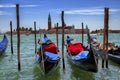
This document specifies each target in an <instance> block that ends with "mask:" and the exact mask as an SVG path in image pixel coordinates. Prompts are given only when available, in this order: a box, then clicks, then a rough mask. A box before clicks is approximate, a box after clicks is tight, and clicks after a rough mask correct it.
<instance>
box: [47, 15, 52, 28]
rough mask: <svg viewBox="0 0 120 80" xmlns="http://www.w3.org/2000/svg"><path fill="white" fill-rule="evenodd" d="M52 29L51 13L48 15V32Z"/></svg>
mask: <svg viewBox="0 0 120 80" xmlns="http://www.w3.org/2000/svg"><path fill="white" fill-rule="evenodd" d="M50 29H51V16H50V13H49V15H48V30H50Z"/></svg>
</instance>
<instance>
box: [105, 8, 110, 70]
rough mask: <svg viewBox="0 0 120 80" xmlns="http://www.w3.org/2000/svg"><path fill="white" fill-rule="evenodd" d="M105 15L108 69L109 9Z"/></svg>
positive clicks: (106, 9)
mask: <svg viewBox="0 0 120 80" xmlns="http://www.w3.org/2000/svg"><path fill="white" fill-rule="evenodd" d="M104 13H105V15H104V16H105V17H104V27H105V32H106V34H105V35H106V41H105V43H106V68H108V53H107V51H108V28H109V27H108V24H109V23H108V21H109V8H105V9H104Z"/></svg>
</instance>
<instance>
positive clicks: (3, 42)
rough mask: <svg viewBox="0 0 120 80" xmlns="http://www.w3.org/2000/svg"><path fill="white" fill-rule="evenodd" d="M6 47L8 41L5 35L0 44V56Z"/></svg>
mask: <svg viewBox="0 0 120 80" xmlns="http://www.w3.org/2000/svg"><path fill="white" fill-rule="evenodd" d="M7 45H8V39H7V37H6V35H4V38H3V40H2V41H1V42H0V56H1V55H2V54H3V53H4V52H5V50H6V48H7Z"/></svg>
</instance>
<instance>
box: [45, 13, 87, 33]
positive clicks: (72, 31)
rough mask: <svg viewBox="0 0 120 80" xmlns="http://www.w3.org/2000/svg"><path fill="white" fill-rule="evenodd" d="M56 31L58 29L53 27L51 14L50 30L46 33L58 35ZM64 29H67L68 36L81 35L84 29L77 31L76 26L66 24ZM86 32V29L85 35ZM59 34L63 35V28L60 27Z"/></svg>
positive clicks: (49, 19)
mask: <svg viewBox="0 0 120 80" xmlns="http://www.w3.org/2000/svg"><path fill="white" fill-rule="evenodd" d="M56 29H57V27H56V26H54V27H52V21H51V16H50V13H49V15H48V30H47V31H46V33H50V34H52V33H56ZM64 29H65V33H66V34H81V33H82V29H75V26H74V25H72V26H67V25H66V24H65V28H64ZM85 30H86V29H84V33H85ZM58 33H62V26H58Z"/></svg>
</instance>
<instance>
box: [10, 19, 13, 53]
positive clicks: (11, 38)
mask: <svg viewBox="0 0 120 80" xmlns="http://www.w3.org/2000/svg"><path fill="white" fill-rule="evenodd" d="M10 33H11V34H10V35H11V37H10V40H11V54H13V36H12V21H10Z"/></svg>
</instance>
